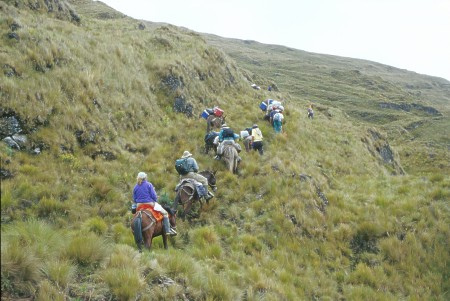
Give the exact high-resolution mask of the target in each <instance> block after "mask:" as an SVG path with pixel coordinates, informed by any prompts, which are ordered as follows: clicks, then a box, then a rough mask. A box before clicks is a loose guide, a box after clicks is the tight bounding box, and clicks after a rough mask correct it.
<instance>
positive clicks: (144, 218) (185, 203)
mask: <svg viewBox="0 0 450 301" xmlns="http://www.w3.org/2000/svg"><path fill="white" fill-rule="evenodd" d="M199 174H201V175H202V176H204V177H205V178H207V179H208V185H209V187H211V189H212V190H213V191H216V190H217V186H216V172H212V171H209V170H205V171H201V172H199ZM195 202H199V203H200V208H201V206H202V205H203V202H202V199H201V197H200V196H199V194H198V192H197V190H196V189H195V187H194V186H193V185H192V184H191V183H189V182H183V183H182V184H181V185H180V187H179V188H178V190H177V195H176V196H175V201H174V204H173V208H169V207H166V206H163V207H164V209H165V210H166V211H167V212H168V213H169V222H170V225H171V227H172V228H176V215H177V207H178V205H181V206H182V207H183V211H182V214H181V218H182V219H183V220H184V218H185V217H188V218H189V214H190V213H191V209H192V205H193V204H194V203H195ZM131 230H132V232H133V236H134V241H135V242H136V245H137V246H138V249H139V251H142V245H144V246H145V248H147V249H150V248H151V246H152V239H153V238H154V237H157V236H162V238H163V244H164V248H165V249H167V248H168V246H167V235H166V233H165V232H164V227H163V222H162V220H159V221H158V220H156V218H155V217H154V216H153V214H152V212H151V211H150V210H148V209H144V210H139V211H137V213H136V214H135V215H134V216H133V219H132V220H131Z"/></svg>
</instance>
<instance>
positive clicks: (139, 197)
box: [133, 171, 177, 235]
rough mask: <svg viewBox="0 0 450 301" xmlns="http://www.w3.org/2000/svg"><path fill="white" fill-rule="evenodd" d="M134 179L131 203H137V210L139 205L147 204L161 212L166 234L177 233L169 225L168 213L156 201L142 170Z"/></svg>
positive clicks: (154, 193) (156, 198) (152, 189)
mask: <svg viewBox="0 0 450 301" xmlns="http://www.w3.org/2000/svg"><path fill="white" fill-rule="evenodd" d="M136 180H137V183H136V186H134V189H133V203H134V204H133V205H137V210H139V207H143V208H144V207H145V205H148V206H150V207H152V208H153V209H154V210H155V211H158V212H161V214H162V216H163V226H164V231H165V232H166V235H177V232H176V231H175V230H174V229H172V228H171V227H170V223H169V213H168V212H167V211H166V210H165V209H164V208H163V207H162V206H161V205H160V204H159V203H158V202H157V201H158V196H157V195H156V191H155V188H154V187H153V184H152V183H150V182H148V181H147V174H146V173H145V172H142V171H141V172H139V173H138V175H137V179H136Z"/></svg>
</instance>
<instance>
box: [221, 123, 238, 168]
mask: <svg viewBox="0 0 450 301" xmlns="http://www.w3.org/2000/svg"><path fill="white" fill-rule="evenodd" d="M236 139H239V135H238V134H235V133H234V132H233V130H232V129H231V128H230V127H228V125H227V124H226V123H224V124H222V128H221V130H220V132H219V146H218V147H217V156H216V157H215V159H216V160H220V158H221V157H222V154H223V149H224V148H225V145H228V144H231V145H233V146H234V147H235V148H236V150H237V152H238V153H240V152H241V150H242V148H241V146H240V145H239V143H237V142H236Z"/></svg>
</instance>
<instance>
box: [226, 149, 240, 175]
mask: <svg viewBox="0 0 450 301" xmlns="http://www.w3.org/2000/svg"><path fill="white" fill-rule="evenodd" d="M222 160H223V161H225V164H226V165H227V168H228V170H229V171H230V172H232V173H234V174H237V172H238V165H239V162H240V157H239V154H238V152H237V150H236V148H235V147H234V146H233V145H231V144H227V145H225V146H224V147H223V154H222Z"/></svg>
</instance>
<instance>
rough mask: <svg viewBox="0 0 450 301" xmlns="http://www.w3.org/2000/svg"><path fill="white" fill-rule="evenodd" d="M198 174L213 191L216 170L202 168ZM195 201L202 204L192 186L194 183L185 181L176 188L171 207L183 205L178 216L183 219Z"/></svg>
mask: <svg viewBox="0 0 450 301" xmlns="http://www.w3.org/2000/svg"><path fill="white" fill-rule="evenodd" d="M199 174H201V175H202V176H204V177H205V178H206V179H207V180H208V185H209V186H210V187H211V188H212V190H213V191H216V190H217V186H216V171H214V172H213V171H209V170H204V171H201V172H199ZM195 202H199V203H200V208H201V207H202V206H203V203H202V200H201V198H200V196H199V195H198V192H197V189H196V188H195V187H194V185H192V184H190V183H186V182H185V183H183V184H182V185H181V186H180V187H179V188H178V191H177V195H176V196H175V201H174V203H173V208H174V209H175V210H176V208H177V206H178V205H179V204H181V205H182V206H183V214H182V215H181V214H180V216H181V218H182V219H183V220H184V218H185V217H186V215H188V214H190V212H191V209H192V205H193V203H195ZM207 202H208V201H207Z"/></svg>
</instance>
